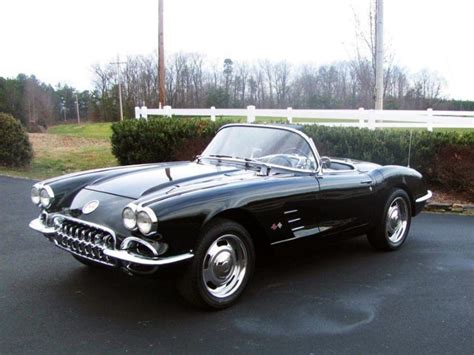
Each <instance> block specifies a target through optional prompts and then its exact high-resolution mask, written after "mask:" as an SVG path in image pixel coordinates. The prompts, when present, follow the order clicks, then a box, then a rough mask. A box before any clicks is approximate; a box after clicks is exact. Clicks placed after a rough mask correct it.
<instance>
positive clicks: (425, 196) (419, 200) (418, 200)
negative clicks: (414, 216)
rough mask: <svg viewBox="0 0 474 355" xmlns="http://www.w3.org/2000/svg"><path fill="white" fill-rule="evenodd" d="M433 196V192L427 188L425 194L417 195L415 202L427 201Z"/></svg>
mask: <svg viewBox="0 0 474 355" xmlns="http://www.w3.org/2000/svg"><path fill="white" fill-rule="evenodd" d="M432 196H433V193H432V192H431V190H428V192H427V193H426V195H423V196H421V197H418V198H417V199H416V200H415V202H416V203H420V202H425V201H428V200H429V199H430V198H431V197H432Z"/></svg>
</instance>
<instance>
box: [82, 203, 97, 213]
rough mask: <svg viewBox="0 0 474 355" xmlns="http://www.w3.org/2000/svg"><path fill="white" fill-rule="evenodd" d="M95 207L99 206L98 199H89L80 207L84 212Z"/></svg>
mask: <svg viewBox="0 0 474 355" xmlns="http://www.w3.org/2000/svg"><path fill="white" fill-rule="evenodd" d="M97 207H99V201H98V200H92V201H89V202H87V203H86V204H85V205H84V207H82V213H84V214H89V213H92V212H94V211H95V210H96V209H97Z"/></svg>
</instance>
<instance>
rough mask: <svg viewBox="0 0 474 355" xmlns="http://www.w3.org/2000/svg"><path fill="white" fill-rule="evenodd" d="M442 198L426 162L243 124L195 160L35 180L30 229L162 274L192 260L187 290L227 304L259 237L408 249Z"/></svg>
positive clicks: (137, 270)
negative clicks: (385, 157) (418, 225)
mask: <svg viewBox="0 0 474 355" xmlns="http://www.w3.org/2000/svg"><path fill="white" fill-rule="evenodd" d="M430 197H431V192H430V191H429V190H427V189H426V186H425V183H424V182H423V180H422V176H421V174H420V173H418V172H417V171H416V170H413V169H410V168H406V167H402V166H380V165H377V164H373V163H367V162H361V161H355V160H349V159H332V158H327V157H320V156H319V154H318V151H317V149H316V147H315V145H314V143H313V141H312V140H311V139H310V138H308V137H307V136H306V135H305V134H304V133H302V132H301V131H300V130H299V129H297V128H295V127H292V126H288V125H282V126H275V125H274V126H271V125H256V124H252V125H247V124H231V125H226V126H224V127H222V128H221V129H220V130H219V132H218V133H217V135H216V136H215V137H214V139H213V140H212V141H211V143H210V144H209V145H208V147H207V148H206V149H205V150H204V152H203V153H202V155H200V156H198V157H197V158H196V160H195V161H193V162H175V163H162V164H146V165H135V166H121V167H116V168H108V169H101V170H94V171H87V172H81V173H76V174H71V175H66V176H63V177H59V178H54V179H50V180H46V181H43V182H40V183H37V184H35V185H34V186H33V188H32V190H31V199H32V201H33V203H34V204H36V205H38V206H39V207H40V209H41V213H40V215H39V217H38V218H37V219H35V220H33V221H31V223H30V227H31V228H33V229H34V230H36V231H38V232H41V233H43V234H44V235H45V236H46V237H47V238H48V239H49V240H50V241H51V242H53V243H54V244H55V245H56V246H57V247H59V248H61V249H64V250H66V251H67V252H69V253H71V254H72V256H74V258H76V259H77V260H78V261H80V262H82V263H83V264H86V265H89V266H104V267H115V268H121V269H123V270H125V271H126V272H127V273H130V274H151V273H154V272H155V271H156V270H157V269H159V268H161V267H164V266H165V265H170V264H177V263H180V264H182V266H183V269H184V270H183V272H182V274H180V275H181V278H180V280H179V282H178V286H179V289H180V291H181V293H182V294H183V296H184V297H185V298H186V299H188V300H189V301H191V302H192V303H194V304H197V305H200V306H205V307H211V308H223V307H226V306H229V305H230V304H232V303H233V302H234V301H236V299H237V298H238V297H239V296H240V294H241V293H242V291H243V290H244V288H245V286H246V284H247V282H248V280H249V279H250V277H251V275H252V273H253V270H254V264H255V257H256V255H255V246H257V245H275V244H282V243H286V242H290V241H294V240H297V239H301V238H328V237H330V238H332V237H334V236H340V235H343V236H358V235H361V234H367V237H368V240H369V242H370V244H372V246H373V247H375V248H376V249H380V250H396V249H398V248H400V247H401V246H402V244H403V243H404V242H405V240H406V238H407V235H408V231H409V229H410V221H411V218H412V217H413V216H416V215H417V214H418V213H419V212H420V211H421V210H422V208H423V206H424V204H425V203H426V201H427V200H428V199H429V198H430Z"/></svg>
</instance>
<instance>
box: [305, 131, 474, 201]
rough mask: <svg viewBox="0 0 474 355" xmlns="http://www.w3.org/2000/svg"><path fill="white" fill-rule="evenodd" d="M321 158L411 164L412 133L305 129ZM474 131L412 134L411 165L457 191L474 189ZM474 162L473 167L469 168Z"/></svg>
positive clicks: (431, 179) (432, 180)
mask: <svg viewBox="0 0 474 355" xmlns="http://www.w3.org/2000/svg"><path fill="white" fill-rule="evenodd" d="M304 132H305V133H306V134H307V135H308V136H310V137H311V138H313V140H314V142H315V144H316V146H317V147H318V151H319V153H320V155H329V156H333V157H349V158H352V159H360V160H366V161H371V162H374V163H378V164H382V165H388V164H391V165H407V164H408V149H409V142H410V131H409V130H396V129H385V130H375V131H370V130H368V129H360V128H332V127H325V126H315V125H314V126H305V127H304ZM473 154H474V131H468V132H456V131H449V132H448V131H447V132H428V131H424V130H423V131H422V130H415V131H413V134H412V146H411V158H410V166H411V167H412V168H414V169H416V170H418V171H419V172H420V173H422V174H423V176H424V177H425V179H426V181H427V182H428V183H431V184H437V185H441V186H443V187H444V188H448V189H451V190H455V191H465V192H467V191H469V190H470V189H474V169H472V168H470V167H472V158H473ZM469 161H471V165H469Z"/></svg>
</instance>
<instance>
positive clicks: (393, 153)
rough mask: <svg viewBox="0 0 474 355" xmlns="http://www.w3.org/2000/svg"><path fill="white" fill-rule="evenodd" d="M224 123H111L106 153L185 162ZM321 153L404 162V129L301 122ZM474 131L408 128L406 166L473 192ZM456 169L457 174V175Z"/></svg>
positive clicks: (130, 160) (131, 160) (130, 159)
mask: <svg viewBox="0 0 474 355" xmlns="http://www.w3.org/2000/svg"><path fill="white" fill-rule="evenodd" d="M227 123H230V121H225V120H217V121H216V122H212V121H210V120H206V119H198V118H179V119H178V118H173V119H170V118H152V119H149V120H147V121H145V120H126V121H123V122H119V123H116V124H114V125H113V126H112V130H113V135H112V151H113V153H114V155H115V156H116V157H117V159H118V161H119V162H120V163H121V164H137V163H148V162H163V161H173V160H190V159H192V158H193V157H194V156H195V155H196V154H199V153H200V152H202V150H203V149H204V147H205V146H206V145H207V143H208V142H209V141H210V140H211V139H212V137H213V136H214V134H215V132H216V131H217V130H218V128H219V127H221V126H222V125H224V124H227ZM304 132H305V133H306V134H307V135H308V136H310V137H311V138H313V140H314V142H315V144H316V146H317V147H318V150H319V153H320V154H321V155H329V156H335V157H349V158H353V159H360V160H366V161H371V162H375V163H379V164H383V165H387V164H397V165H407V157H408V146H409V140H410V132H409V131H408V130H398V129H385V130H375V131H370V130H368V129H359V128H331V127H325V126H317V125H312V126H305V127H304ZM472 161H474V131H469V132H466V131H463V132H457V131H450V132H428V131H424V130H414V131H413V136H412V149H411V164H410V165H411V166H412V167H413V168H415V169H417V170H418V171H420V172H421V173H422V174H423V175H424V176H425V178H426V180H427V181H428V182H429V183H435V184H439V185H444V186H445V187H446V188H449V189H454V190H458V191H465V192H469V193H473V194H474V176H473V174H474V169H467V167H468V165H469V163H470V162H472ZM460 169H462V170H463V171H462V173H459V171H460Z"/></svg>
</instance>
